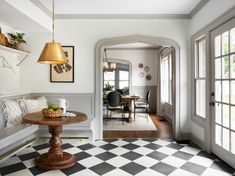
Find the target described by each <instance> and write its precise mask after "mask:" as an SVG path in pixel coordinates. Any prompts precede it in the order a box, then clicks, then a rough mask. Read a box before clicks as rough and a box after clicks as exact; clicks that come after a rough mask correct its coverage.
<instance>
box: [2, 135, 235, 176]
mask: <svg viewBox="0 0 235 176" xmlns="http://www.w3.org/2000/svg"><path fill="white" fill-rule="evenodd" d="M63 142H64V143H65V141H63ZM48 147H49V145H48V144H47V143H45V142H44V143H42V144H37V145H35V146H34V145H33V146H31V147H28V148H25V149H23V150H22V151H20V152H19V153H18V154H17V155H15V156H13V157H11V158H9V159H8V160H6V161H4V162H2V163H1V164H0V173H1V174H2V175H12V176H13V175H15V176H32V175H40V176H42V175H43V176H46V175H48V176H51V175H56V176H65V175H69V176H99V175H103V176H131V175H136V176H164V175H170V176H196V175H201V176H226V175H232V173H233V172H234V169H232V168H231V167H229V166H228V165H227V164H225V163H224V162H222V161H221V160H220V159H218V158H217V157H216V156H214V155H209V154H207V153H205V152H203V151H202V150H201V149H200V148H199V147H198V146H196V145H195V144H193V143H189V144H177V143H176V142H170V141H166V140H161V139H109V140H103V141H98V142H95V143H94V144H91V143H88V142H87V141H83V140H82V141H78V140H71V141H70V142H68V141H66V143H65V144H63V149H64V151H66V152H70V153H73V154H74V155H75V156H76V158H77V164H76V165H75V166H73V167H71V168H69V169H63V170H41V169H38V168H37V167H35V165H34V162H33V160H34V158H35V157H37V156H39V155H40V154H42V153H45V152H46V151H47V150H48Z"/></svg>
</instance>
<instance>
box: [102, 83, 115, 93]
mask: <svg viewBox="0 0 235 176" xmlns="http://www.w3.org/2000/svg"><path fill="white" fill-rule="evenodd" d="M113 89H114V86H112V85H110V84H109V82H107V83H106V84H105V87H104V89H103V91H104V94H105V95H108V93H110V92H112V91H113Z"/></svg>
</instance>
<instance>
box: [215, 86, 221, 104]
mask: <svg viewBox="0 0 235 176" xmlns="http://www.w3.org/2000/svg"><path fill="white" fill-rule="evenodd" d="M215 101H221V81H215Z"/></svg>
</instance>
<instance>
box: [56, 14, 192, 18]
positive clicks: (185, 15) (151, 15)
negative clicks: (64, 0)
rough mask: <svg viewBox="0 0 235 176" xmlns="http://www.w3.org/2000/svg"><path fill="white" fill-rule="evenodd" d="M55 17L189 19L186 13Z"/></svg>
mask: <svg viewBox="0 0 235 176" xmlns="http://www.w3.org/2000/svg"><path fill="white" fill-rule="evenodd" d="M55 18H56V19H189V15H188V14H56V15H55Z"/></svg>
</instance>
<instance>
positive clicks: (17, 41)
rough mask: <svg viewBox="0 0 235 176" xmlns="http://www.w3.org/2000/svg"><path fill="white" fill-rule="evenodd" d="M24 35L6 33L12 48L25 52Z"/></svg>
mask: <svg viewBox="0 0 235 176" xmlns="http://www.w3.org/2000/svg"><path fill="white" fill-rule="evenodd" d="M24 35H25V34H24V33H19V32H16V33H8V36H9V37H10V42H11V44H13V48H15V49H17V50H20V51H27V46H26V41H25V40H24Z"/></svg>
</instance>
